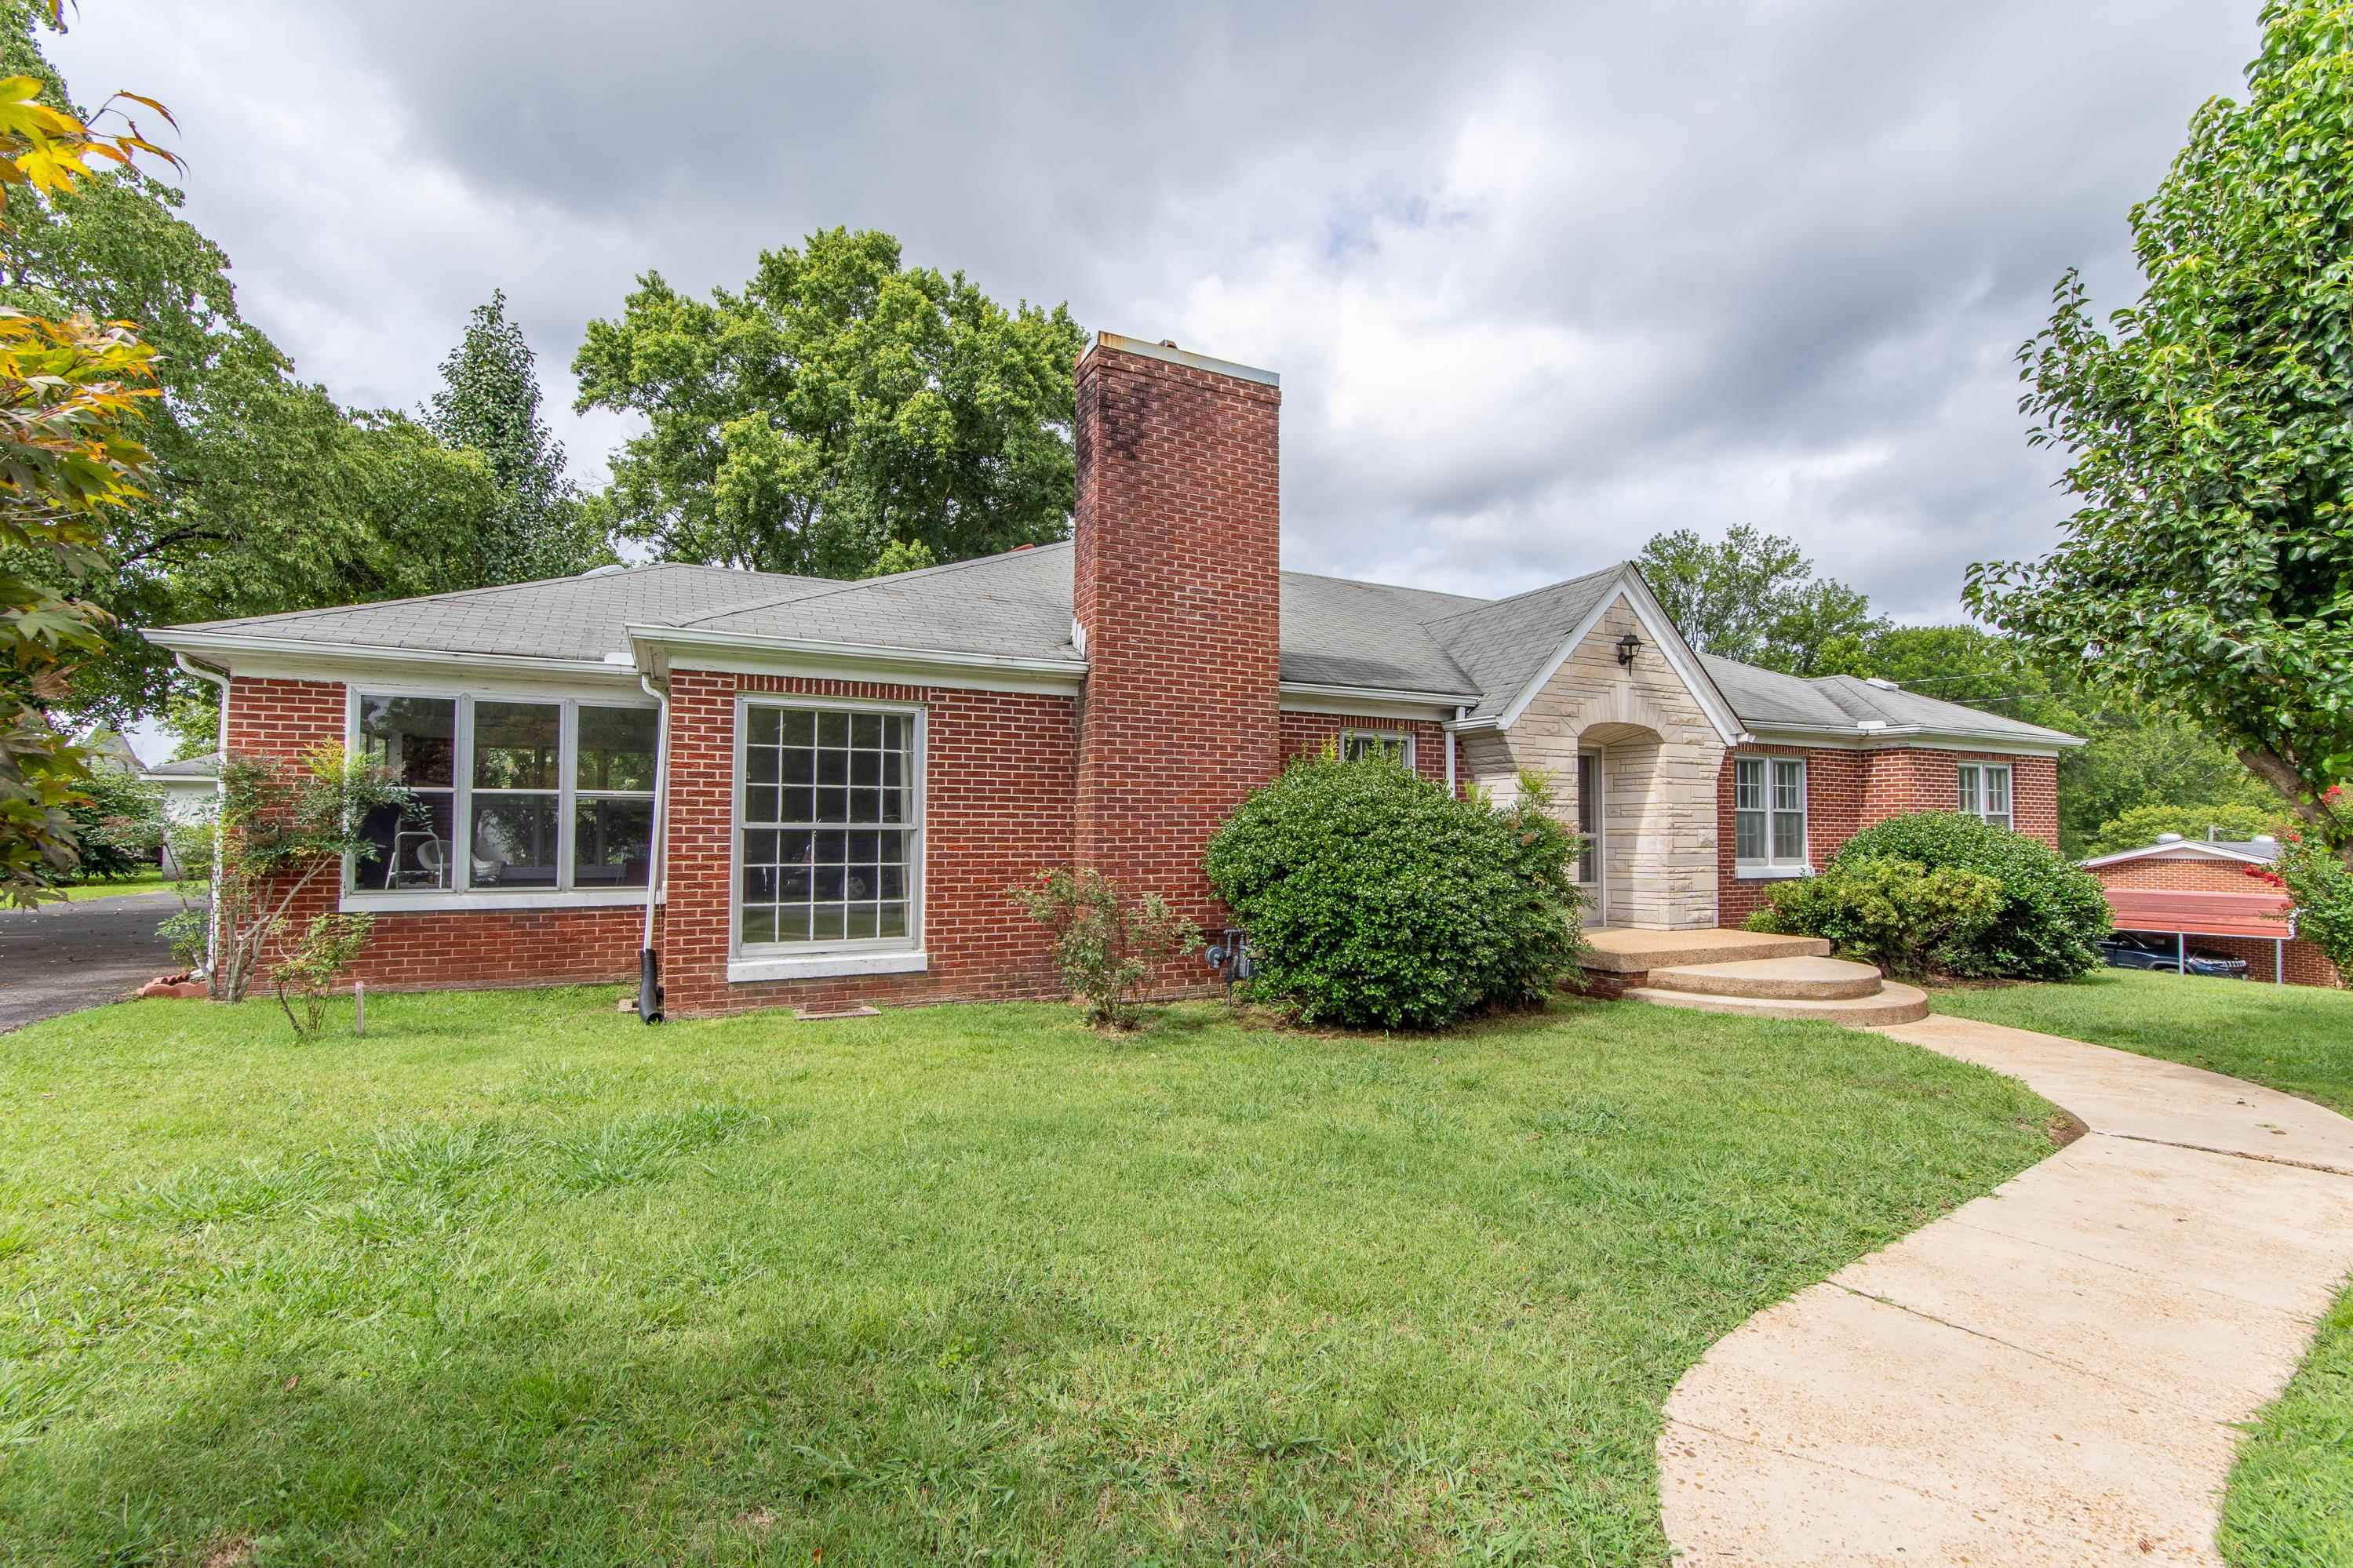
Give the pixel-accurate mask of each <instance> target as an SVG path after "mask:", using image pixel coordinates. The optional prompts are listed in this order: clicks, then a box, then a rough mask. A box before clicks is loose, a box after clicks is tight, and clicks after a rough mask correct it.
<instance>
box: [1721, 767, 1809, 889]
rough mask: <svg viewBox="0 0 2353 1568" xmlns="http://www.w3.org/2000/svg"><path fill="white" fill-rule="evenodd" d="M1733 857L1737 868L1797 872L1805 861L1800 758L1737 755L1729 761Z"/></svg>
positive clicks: (1803, 775)
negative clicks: (1730, 765) (1730, 768)
mask: <svg viewBox="0 0 2353 1568" xmlns="http://www.w3.org/2000/svg"><path fill="white" fill-rule="evenodd" d="M1732 839H1733V843H1732V858H1733V860H1734V862H1735V869H1736V870H1737V871H1741V872H1761V871H1796V870H1802V869H1803V868H1804V867H1805V865H1806V762H1805V759H1804V758H1803V757H1736V758H1734V759H1733V763H1732Z"/></svg>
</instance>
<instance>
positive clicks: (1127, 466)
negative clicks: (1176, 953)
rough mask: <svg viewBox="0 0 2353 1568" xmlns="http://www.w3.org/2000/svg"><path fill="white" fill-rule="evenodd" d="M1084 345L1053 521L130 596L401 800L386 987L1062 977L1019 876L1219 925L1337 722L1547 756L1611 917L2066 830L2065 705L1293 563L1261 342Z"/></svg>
mask: <svg viewBox="0 0 2353 1568" xmlns="http://www.w3.org/2000/svg"><path fill="white" fill-rule="evenodd" d="M1077 376H1078V385H1077V392H1078V397H1077V423H1076V431H1075V447H1076V455H1077V479H1078V489H1077V504H1076V508H1075V517H1074V519H1073V537H1072V539H1071V542H1069V543H1067V544H1056V545H1046V546H1039V547H1037V548H1034V549H1023V550H1018V551H1015V552H1010V553H1008V554H1003V555H997V556H993V557H989V558H987V559H984V560H978V561H969V562H963V563H955V564H952V565H947V566H938V567H933V568H930V569H928V570H925V571H921V572H911V573H906V574H901V575H898V576H893V577H884V578H878V579H873V580H871V581H866V582H859V583H841V582H832V581H819V580H812V579H804V578H795V577H786V576H777V575H771V574H760V573H752V572H743V571H735V570H731V569H724V568H718V567H708V566H695V565H683V564H662V565H649V566H635V567H627V568H621V567H607V568H603V569H600V570H599V571H596V572H592V573H589V574H586V575H585V576H581V577H575V578H566V579H560V580H556V581H552V582H541V583H529V584H515V585H512V586H507V587H501V588H487V589H479V590H474V591H470V592H466V593H457V594H446V595H435V596H432V597H428V598H424V599H414V600H405V601H400V602H396V603H391V604H378V605H359V606H353V607H349V608H342V609H331V610H318V611H303V612H297V613H294V614H290V615H281V616H260V617H255V618H249V619H245V620H237V621H226V622H213V623H207V624H205V625H200V626H180V627H173V628H168V629H165V630H162V631H158V632H155V633H153V634H151V636H152V639H153V641H155V642H157V643H159V644H161V645H162V646H164V647H167V648H170V649H172V650H173V651H174V653H175V654H176V655H177V656H178V657H179V658H180V659H181V662H182V664H183V666H184V668H188V669H189V670H190V671H191V672H193V673H195V674H198V675H200V676H202V677H204V678H206V679H212V680H214V681H216V683H219V684H221V685H222V686H223V687H224V689H225V690H226V692H227V703H226V707H225V711H224V722H223V728H224V731H225V733H224V736H223V743H224V745H225V747H226V748H227V750H228V751H229V752H233V753H242V754H258V755H264V756H277V757H288V758H290V757H294V756H297V755H299V754H301V752H305V751H307V750H309V749H311V748H312V747H315V746H316V745H318V744H319V743H321V742H343V743H344V744H346V745H348V746H350V747H351V748H352V749H353V751H355V752H363V753H364V754H365V755H367V756H369V757H372V758H375V760H377V761H378V762H380V763H383V764H385V766H387V767H389V768H391V769H392V770H393V771H394V772H395V773H396V774H397V775H398V776H399V777H400V778H401V779H402V780H403V781H404V782H406V784H408V785H409V786H410V787H411V788H412V789H413V790H414V791H415V792H416V793H417V796H418V797H419V798H420V799H421V800H422V801H423V802H424V803H425V805H426V810H427V820H425V821H421V822H420V821H416V820H404V819H401V818H400V817H398V816H396V815H393V814H387V815H386V816H385V817H384V819H383V820H381V821H373V822H371V823H369V824H368V825H366V829H367V831H368V832H369V833H370V834H371V835H372V836H374V837H375V838H376V840H377V843H378V847H379V853H378V855H377V857H376V858H375V859H374V860H373V861H369V862H365V863H363V864H360V865H357V866H355V867H353V868H351V869H350V870H348V871H347V872H346V875H345V878H344V885H343V888H342V889H322V891H321V894H320V899H319V905H320V907H321V908H326V907H331V906H339V907H341V908H343V909H347V910H370V911H373V912H374V913H375V915H376V916H377V921H376V928H375V939H374V942H372V944H371V946H370V948H369V950H368V952H367V953H366V954H365V955H364V958H363V960H362V963H361V966H360V973H359V978H362V979H364V980H366V981H367V982H369V983H370V984H394V985H484V984H530V983H547V982H558V981H575V980H579V981H586V980H599V981H601V980H610V979H620V978H625V977H627V976H629V975H631V974H633V973H636V972H637V967H638V955H639V952H640V949H641V948H645V949H650V950H651V951H653V952H655V953H657V954H658V955H659V963H660V967H661V973H662V978H663V982H664V984H665V986H666V989H667V999H668V1005H669V1009H670V1011H671V1012H672V1013H675V1014H709V1013H722V1012H729V1011H734V1010H738V1009H743V1008H749V1007H757V1006H766V1005H779V1004H787V1003H789V1004H794V1005H828V1004H835V1003H846V1002H850V1001H871V1002H880V1003H888V1002H913V1001H923V1000H933V999H941V998H947V997H1018V996H1039V995H1047V994H1053V993H1054V992H1055V991H1056V990H1057V989H1058V984H1057V980H1056V976H1055V974H1054V972H1053V968H1052V965H1051V963H1050V961H1049V955H1048V951H1047V944H1046V942H1045V941H1044V940H1043V936H1042V933H1041V932H1040V931H1039V930H1038V929H1037V928H1036V927H1034V926H1032V925H1031V924H1030V923H1029V921H1027V920H1026V918H1025V917H1024V916H1022V915H1021V914H1020V913H1019V912H1018V910H1016V909H1015V908H1014V907H1013V906H1012V904H1011V903H1010V902H1009V901H1008V898H1007V896H1006V889H1008V887H1009V886H1010V885H1011V884H1013V883H1015V882H1016V881H1018V880H1020V879H1024V878H1026V877H1028V876H1029V875H1030V874H1032V873H1034V872H1036V871H1038V870H1039V869H1040V868H1046V867H1049V866H1056V865H1070V864H1074V863H1075V864H1079V865H1085V866H1092V867H1095V868H1100V869H1101V870H1103V871H1104V872H1106V873H1107V874H1109V875H1111V876H1112V877H1113V878H1115V879H1118V880H1120V881H1121V882H1122V883H1124V884H1125V885H1127V886H1129V887H1131V888H1134V889H1158V890H1160V891H1161V892H1163V893H1165V894H1166V895H1168V896H1169V897H1170V898H1171V899H1172V900H1174V901H1176V903H1178V904H1179V905H1180V906H1182V907H1184V908H1186V909H1187V910H1189V911H1190V912H1192V913H1194V914H1195V915H1196V916H1198V918H1200V919H1201V920H1202V921H1204V923H1205V924H1213V923H1215V922H1216V921H1217V920H1218V911H1217V910H1215V908H1214V900H1212V898H1211V896H1210V893H1209V890H1208V886H1207V885H1206V883H1205V882H1204V881H1203V879H1202V877H1201V873H1200V869H1199V852H1200V848H1201V846H1202V844H1203V842H1204V840H1205V839H1206V837H1208V833H1209V832H1210V830H1211V828H1212V827H1213V826H1214V825H1215V824H1216V823H1217V822H1218V821H1219V820H1220V819H1221V818H1222V817H1223V816H1225V815H1226V814H1227V813H1229V812H1230V811H1231V810H1232V809H1233V807H1234V806H1235V805H1236V804H1237V803H1238V802H1239V801H1240V799H1241V798H1242V797H1243V795H1245V794H1246V793H1247V792H1248V791H1250V789H1252V788H1253V787H1255V786H1257V785H1259V784H1262V783H1264V782H1265V781H1266V780H1267V779H1269V778H1271V776H1272V775H1273V774H1274V773H1275V772H1276V771H1277V770H1278V769H1279V768H1280V766H1281V765H1282V762H1283V761H1284V759H1286V758H1289V757H1295V756H1298V755H1301V754H1303V753H1307V752H1314V751H1316V750H1318V749H1320V748H1321V747H1322V746H1323V745H1324V743H1325V742H1335V743H1336V744H1338V745H1340V746H1342V747H1343V748H1345V750H1346V751H1348V752H1350V753H1352V754H1355V753H1363V752H1374V753H1377V754H1380V755H1386V756H1391V757H1394V758H1396V759H1397V760H1398V761H1399V762H1400V763H1403V764H1404V765H1405V766H1408V767H1410V768H1413V769H1415V770H1417V771H1418V772H1419V773H1422V774H1423V775H1425V776H1427V777H1429V778H1430V779H1433V780H1438V781H1441V782H1444V783H1447V784H1451V785H1453V786H1455V787H1457V788H1467V787H1469V786H1471V785H1472V784H1478V785H1482V786H1484V787H1487V788H1489V789H1492V790H1496V791H1499V792H1504V791H1509V790H1511V789H1513V788H1514V787H1515V782H1514V781H1515V779H1516V776H1517V773H1518V771H1519V770H1520V769H1521V768H1523V767H1531V766H1533V767H1539V768H1543V769H1546V770H1548V771H1549V772H1550V773H1552V774H1553V775H1554V777H1555V778H1556V781H1557V787H1558V791H1559V798H1560V800H1561V802H1562V805H1563V810H1564V812H1565V813H1567V814H1568V815H1570V816H1572V817H1573V819H1574V820H1575V822H1576V823H1577V826H1579V827H1580V828H1581V829H1582V830H1583V831H1584V832H1585V833H1586V834H1587V835H1588V837H1589V839H1590V840H1591V844H1590V848H1589V850H1588V854H1587V855H1586V857H1585V858H1584V862H1583V864H1582V867H1581V872H1582V879H1583V881H1584V882H1585V883H1586V885H1587V887H1588V891H1589V897H1590V900H1591V903H1592V905H1593V913H1594V914H1595V916H1597V917H1598V918H1599V921H1603V922H1606V923H1609V924H1614V925H1625V926H1637V927H1644V926H1647V927H1655V928H1660V929H1686V928H1697V927H1713V926H1715V925H1717V924H1718V923H1719V922H1721V923H1725V924H1735V923H1737V922H1738V921H1739V920H1740V919H1741V918H1742V917H1744V916H1745V915H1746V913H1747V912H1748V910H1750V909H1752V908H1753V907H1754V906H1755V904H1756V903H1757V899H1758V897H1759V896H1760V890H1761V889H1763V888H1764V887H1765V886H1766V885H1767V883H1768V882H1769V881H1770V880H1771V879H1775V878H1780V877H1790V876H1802V875H1805V874H1806V873H1807V872H1808V871H1809V870H1810V868H1813V867H1815V866H1818V865H1820V864H1821V863H1822V861H1823V859H1824V858H1826V857H1827V856H1828V855H1830V854H1831V852H1832V851H1833V850H1835V849H1836V848H1837V847H1838V846H1839V845H1840V844H1841V843H1842V842H1843V841H1844V840H1845V839H1846V837H1848V836H1849V835H1851V834H1852V833H1853V832H1854V831H1855V830H1856V829H1857V828H1859V827H1861V826H1862V825H1864V824H1866V823H1869V822H1873V821H1875V820H1878V819H1879V818H1881V817H1883V816H1890V815H1893V814H1895V813H1900V812H1905V811H1911V810H1915V809H1919V808H1922V807H1927V806H1943V807H1948V808H1957V809H1961V810H1965V811H1970V812H1974V813H1976V814H1978V815H1979V816H1986V817H1989V818H1990V819H1992V820H1996V821H2000V822H2004V823H2007V824H2010V825H2013V826H2016V827H2018V828H2019V829H2020V830H2021V831H2022V832H2027V833H2031V834H2035V835H2037V836H2039V837H2042V838H2044V839H2045V840H2047V841H2052V842H2055V839H2056V835H2057V800H2056V783H2055V779H2056V758H2057V756H2058V754H2059V752H2060V751H2061V750H2062V749H2063V748H2064V747H2066V746H2069V745H2073V744H2076V743H2077V742H2075V741H2074V739H2073V737H2070V736H2066V735H2062V734H2059V733H2056V732H2054V731H2049V730H2042V729H2038V728H2036V727H2034V726H2032V725H2028V724H2021V723H2018V722H2016V721H2011V720H2008V719H2004V718H2000V717H1998V716H1996V715H1992V714H1988V713H1982V712H1978V711H1977V710H1971V709H1968V708H1962V707H1958V706H1956V705H1954V704H1952V703H1947V702H1940V701H1936V700H1933V699H1929V698H1925V697H1921V696H1918V695H1917V694H1915V693H1913V692H1909V691H1905V690H1901V689H1897V688H1895V687H1893V686H1891V685H1888V684H1886V683H1884V682H1877V681H1865V680H1859V679H1850V678H1846V677H1836V678H1830V679H1812V680H1808V679H1798V678H1795V677H1791V676H1787V675H1780V674H1776V673H1774V672H1771V671H1768V670H1763V669H1757V668H1750V667H1747V666H1745V665H1739V664H1735V663H1732V662H1730V661H1728V660H1724V659H1718V658H1705V657H1702V656H1700V655H1697V654H1695V653H1694V652H1693V650H1692V649H1691V648H1690V647H1688V646H1687V645H1685V643H1684V642H1683V637H1681V636H1680V635H1679V634H1678V633H1677V631H1676V629H1675V627H1674V626H1673V625H1672V622H1671V621H1670V620H1669V619H1668V617H1667V616H1666V615H1665V613H1664V612H1663V611H1662V609H1661V608H1660V606H1659V604H1658V602H1657V600H1656V599H1654V598H1653V597H1652V596H1651V592H1650V590H1649V588H1648V587H1647V586H1646V585H1645V584H1643V582H1642V579H1641V574H1639V573H1638V572H1636V571H1635V570H1634V568H1633V567H1632V565H1631V564H1630V563H1620V564H1619V565H1616V566H1611V567H1609V568H1607V569H1605V570H1602V571H1599V572H1595V573H1591V574H1587V575H1585V576H1582V577H1577V578H1574V579H1571V580H1570V581H1568V582H1566V583H1559V584H1553V585H1551V586H1549V587H1546V588H1539V589H1536V590H1535V591H1533V592H1531V593H1525V594H1520V595H1514V596H1512V597H1509V598H1504V599H1499V600H1486V599H1480V598H1475V597H1468V596H1463V595H1451V594H1443V593H1438V592H1435V591H1432V590H1429V589H1421V588H1412V587H1397V586H1390V585H1387V584H1372V583H1358V582H1351V581H1345V580H1342V579H1338V578H1333V577H1322V576H1314V575H1310V574H1304V573H1294V572H1285V571H1283V570H1282V563H1281V560H1280V542H1279V536H1280V518H1281V508H1280V502H1279V499H1278V497H1279V490H1280V485H1279V458H1280V443H1279V440H1278V433H1277V432H1278V420H1279V415H1280V409H1281V403H1282V397H1281V393H1280V390H1279V388H1278V384H1277V379H1276V377H1275V376H1274V375H1273V374H1270V373H1268V372H1265V371H1260V370H1252V369H1249V368H1247V367H1245V366H1240V365H1235V364H1229V363H1223V362H1220V361H1217V360H1211V359H1206V358H1203V357H1201V356H1199V355H1197V354H1192V353H1184V352H1181V351H1179V350H1177V349H1176V348H1174V347H1173V346H1171V345H1168V344H1165V343H1164V344H1155V343H1147V342H1139V341H1136V340H1133V339H1126V338H1120V337H1114V336H1112V335H1110V334H1104V335H1103V336H1102V337H1100V338H1099V339H1098V340H1097V341H1096V342H1095V343H1094V344H1093V345H1092V347H1091V349H1090V350H1089V352H1088V353H1087V354H1086V356H1085V357H1084V359H1083V360H1082V362H1081V363H1080V364H1079V367H1078V371H1077ZM461 848H462V852H461ZM309 912H311V911H308V910H303V911H297V913H298V915H300V916H307V914H308V913H309Z"/></svg>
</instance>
